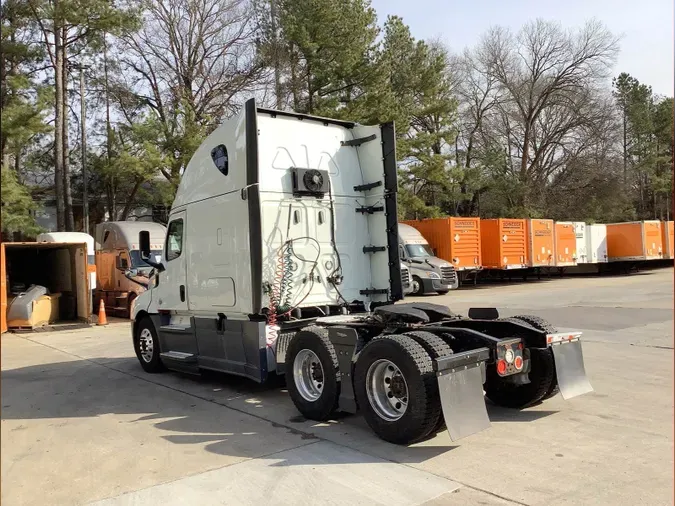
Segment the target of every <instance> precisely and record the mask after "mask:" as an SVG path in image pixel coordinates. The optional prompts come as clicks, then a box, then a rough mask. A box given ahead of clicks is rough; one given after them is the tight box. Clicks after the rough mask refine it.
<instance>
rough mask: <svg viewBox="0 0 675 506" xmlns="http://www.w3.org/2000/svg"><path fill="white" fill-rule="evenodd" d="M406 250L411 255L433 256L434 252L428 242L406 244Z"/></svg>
mask: <svg viewBox="0 0 675 506" xmlns="http://www.w3.org/2000/svg"><path fill="white" fill-rule="evenodd" d="M405 251H406V253H408V256H409V257H432V256H434V252H433V251H432V250H431V248H430V247H429V245H428V244H406V246H405Z"/></svg>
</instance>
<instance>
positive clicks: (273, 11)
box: [270, 0, 283, 110]
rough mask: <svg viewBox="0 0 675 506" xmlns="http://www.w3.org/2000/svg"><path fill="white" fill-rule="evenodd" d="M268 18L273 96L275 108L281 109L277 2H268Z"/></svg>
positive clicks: (274, 0)
mask: <svg viewBox="0 0 675 506" xmlns="http://www.w3.org/2000/svg"><path fill="white" fill-rule="evenodd" d="M270 18H271V21H272V37H273V39H272V51H273V52H274V54H273V55H272V59H273V65H274V94H275V96H276V108H277V109H278V110H282V109H283V97H282V90H281V63H280V62H279V37H278V34H277V2H276V0H270Z"/></svg>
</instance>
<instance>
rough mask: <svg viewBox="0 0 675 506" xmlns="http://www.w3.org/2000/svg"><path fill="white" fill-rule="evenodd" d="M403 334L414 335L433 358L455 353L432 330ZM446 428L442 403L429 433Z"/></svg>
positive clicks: (436, 432) (432, 433)
mask: <svg viewBox="0 0 675 506" xmlns="http://www.w3.org/2000/svg"><path fill="white" fill-rule="evenodd" d="M403 335H404V336H409V337H412V338H413V339H414V340H415V341H416V342H417V344H419V345H420V346H422V348H424V351H426V352H427V353H428V354H429V356H430V357H431V360H436V359H438V357H443V356H447V355H452V354H453V351H452V348H450V346H449V345H448V343H446V342H445V341H444V340H443V339H442V338H440V337H438V336H437V335H435V334H432V333H431V332H424V331H421V330H419V331H414V332H406V333H405V334H403ZM439 402H440V393H439ZM445 428H446V425H445V417H444V416H443V409H442V405H441V414H440V416H439V417H438V422H437V423H436V426H435V427H433V428H432V429H431V432H430V433H429V434H428V435H429V436H435V435H436V434H438V433H439V432H441V431H442V430H445Z"/></svg>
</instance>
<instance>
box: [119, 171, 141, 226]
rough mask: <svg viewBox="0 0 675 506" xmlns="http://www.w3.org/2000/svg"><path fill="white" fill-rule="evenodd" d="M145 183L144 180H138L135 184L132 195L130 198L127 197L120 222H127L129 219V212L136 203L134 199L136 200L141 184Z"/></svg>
mask: <svg viewBox="0 0 675 506" xmlns="http://www.w3.org/2000/svg"><path fill="white" fill-rule="evenodd" d="M142 182H143V180H142V179H137V180H136V184H134V187H133V189H132V190H131V193H130V194H129V197H127V202H126V204H124V209H123V210H122V216H121V217H120V220H122V221H126V219H127V218H128V217H129V212H130V211H131V206H132V205H133V203H134V199H135V198H136V192H138V189H139V188H140V187H141V183H142Z"/></svg>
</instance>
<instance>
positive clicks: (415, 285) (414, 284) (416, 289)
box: [412, 280, 420, 293]
mask: <svg viewBox="0 0 675 506" xmlns="http://www.w3.org/2000/svg"><path fill="white" fill-rule="evenodd" d="M412 291H413V293H419V292H420V284H419V282H418V281H415V280H413V282H412Z"/></svg>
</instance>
